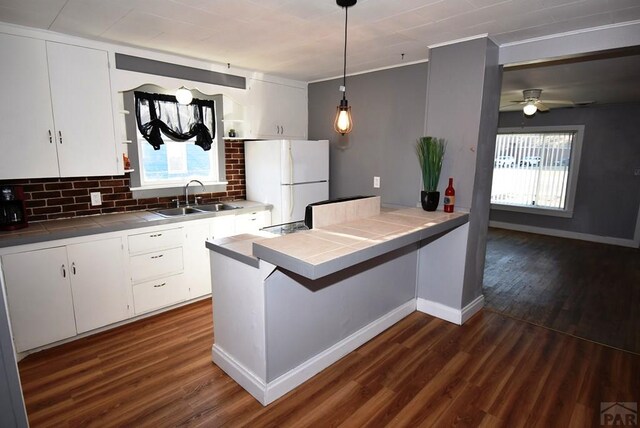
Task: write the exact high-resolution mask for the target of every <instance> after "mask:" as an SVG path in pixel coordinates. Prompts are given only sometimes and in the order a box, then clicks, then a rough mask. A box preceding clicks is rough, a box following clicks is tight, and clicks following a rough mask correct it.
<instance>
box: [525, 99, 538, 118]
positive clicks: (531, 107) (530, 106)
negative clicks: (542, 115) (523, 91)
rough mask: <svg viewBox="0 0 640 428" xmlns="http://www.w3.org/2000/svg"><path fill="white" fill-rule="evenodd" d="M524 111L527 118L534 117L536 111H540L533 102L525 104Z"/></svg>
mask: <svg viewBox="0 0 640 428" xmlns="http://www.w3.org/2000/svg"><path fill="white" fill-rule="evenodd" d="M522 111H523V112H524V114H526V115H527V116H532V115H534V114H535V113H536V111H538V107H536V104H535V103H534V102H533V101H529V102H528V103H527V104H525V106H524V108H523V109H522Z"/></svg>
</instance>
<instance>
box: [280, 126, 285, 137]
mask: <svg viewBox="0 0 640 428" xmlns="http://www.w3.org/2000/svg"><path fill="white" fill-rule="evenodd" d="M280 133H281V134H283V135H284V126H282V125H280Z"/></svg>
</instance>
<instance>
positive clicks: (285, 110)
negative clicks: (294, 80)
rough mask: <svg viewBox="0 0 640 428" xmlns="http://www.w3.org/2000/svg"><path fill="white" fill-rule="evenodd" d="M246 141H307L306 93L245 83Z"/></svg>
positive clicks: (273, 86) (291, 87) (297, 89)
mask: <svg viewBox="0 0 640 428" xmlns="http://www.w3.org/2000/svg"><path fill="white" fill-rule="evenodd" d="M247 90H248V94H247V95H248V104H249V105H248V108H247V122H248V124H247V125H248V128H249V130H248V134H249V138H262V139H293V138H297V139H305V138H307V91H306V90H305V89H302V88H296V87H293V86H288V85H281V84H278V83H271V82H266V81H263V80H256V79H248V87H247Z"/></svg>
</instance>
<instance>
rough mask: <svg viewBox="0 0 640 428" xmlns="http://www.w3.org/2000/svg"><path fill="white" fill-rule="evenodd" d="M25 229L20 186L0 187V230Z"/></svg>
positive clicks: (25, 214)
mask: <svg viewBox="0 0 640 428" xmlns="http://www.w3.org/2000/svg"><path fill="white" fill-rule="evenodd" d="M23 227H27V212H26V210H25V206H24V190H23V188H22V186H0V230H16V229H22V228H23Z"/></svg>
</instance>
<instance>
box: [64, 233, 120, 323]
mask: <svg viewBox="0 0 640 428" xmlns="http://www.w3.org/2000/svg"><path fill="white" fill-rule="evenodd" d="M67 251H68V255H69V272H70V274H71V290H72V292H73V306H74V308H75V314H76V325H77V328H78V333H84V332H85V331H89V330H93V329H95V328H98V327H102V326H105V325H107V324H111V323H114V322H118V321H121V320H123V319H126V318H128V317H129V316H130V311H129V298H128V287H127V282H128V281H127V280H126V278H125V273H124V254H123V249H122V238H112V239H105V240H102V241H95V242H87V243H82V244H75V245H69V246H68V247H67Z"/></svg>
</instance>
